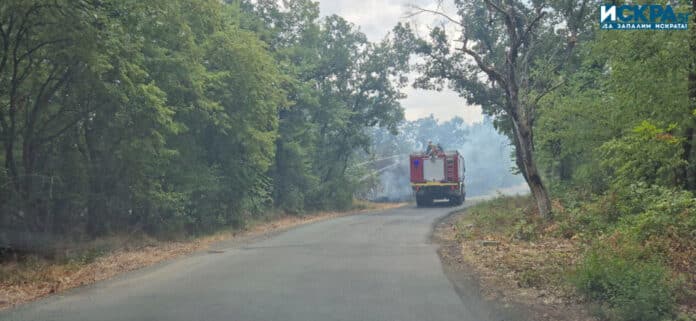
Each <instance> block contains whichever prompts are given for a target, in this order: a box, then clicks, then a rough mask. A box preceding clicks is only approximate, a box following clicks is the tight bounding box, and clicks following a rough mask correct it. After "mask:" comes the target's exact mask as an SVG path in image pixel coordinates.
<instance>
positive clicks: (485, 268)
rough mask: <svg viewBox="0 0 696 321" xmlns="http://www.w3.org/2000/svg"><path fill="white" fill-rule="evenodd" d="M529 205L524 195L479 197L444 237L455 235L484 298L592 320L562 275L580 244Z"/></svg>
mask: <svg viewBox="0 0 696 321" xmlns="http://www.w3.org/2000/svg"><path fill="white" fill-rule="evenodd" d="M533 211H534V203H533V201H531V200H530V199H529V197H526V196H522V197H507V198H504V199H502V200H500V201H499V200H493V201H489V202H486V203H482V204H480V205H478V206H474V207H473V208H470V209H468V210H467V212H466V213H465V214H463V215H461V216H460V217H459V218H458V219H457V220H456V224H453V225H452V226H451V232H450V233H448V234H450V236H448V237H454V238H455V239H456V240H457V241H458V243H459V246H460V250H461V259H462V260H463V263H464V264H466V266H469V267H470V268H471V269H473V270H474V271H475V273H476V275H477V276H478V277H479V280H480V282H481V284H482V291H483V295H484V296H485V297H487V298H488V299H495V300H501V301H512V302H516V303H520V304H523V305H525V306H528V307H530V309H531V310H532V311H535V314H536V317H537V319H539V320H583V321H585V320H594V318H592V317H591V316H589V314H588V313H587V312H586V311H585V310H584V308H583V307H582V305H581V304H579V302H578V299H577V296H575V294H574V290H573V288H572V286H570V285H569V284H568V282H566V281H565V277H566V275H567V274H568V269H569V268H572V267H573V266H575V264H576V263H577V261H578V260H579V259H580V258H581V254H582V244H581V243H580V242H579V241H576V240H572V239H566V238H563V237H560V236H557V234H558V233H556V229H557V226H556V225H554V224H552V223H548V222H544V221H542V220H539V219H537V218H536V215H535V214H534V212H533ZM484 241H485V242H484Z"/></svg>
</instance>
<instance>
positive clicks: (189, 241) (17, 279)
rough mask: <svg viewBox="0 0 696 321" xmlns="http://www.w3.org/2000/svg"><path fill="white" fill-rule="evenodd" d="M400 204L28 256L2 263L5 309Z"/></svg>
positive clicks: (1, 305)
mask: <svg viewBox="0 0 696 321" xmlns="http://www.w3.org/2000/svg"><path fill="white" fill-rule="evenodd" d="M401 205H403V204H397V203H370V202H363V201H356V203H355V206H354V208H353V209H352V210H349V211H346V212H317V213H310V214H306V215H283V214H278V213H276V214H273V213H269V214H268V215H265V216H263V217H259V218H257V219H254V220H249V221H248V222H247V224H246V225H245V228H244V229H241V230H239V229H237V230H234V229H225V230H221V231H218V232H216V233H213V234H211V235H206V236H202V237H195V238H193V237H188V238H182V239H180V240H177V241H162V240H156V239H154V238H150V237H147V236H144V235H130V236H118V237H109V238H101V239H98V240H95V241H92V242H89V243H88V244H80V246H79V249H77V248H76V247H74V248H71V249H67V250H66V251H67V253H66V255H64V256H63V257H62V258H61V259H57V260H48V259H44V258H40V257H38V256H28V257H24V258H22V259H18V260H11V261H6V262H3V263H0V310H1V309H6V308H9V307H12V306H15V305H18V304H21V303H24V302H28V301H32V300H35V299H37V298H41V297H43V296H46V295H50V294H53V293H57V292H60V291H64V290H67V289H71V288H75V287H79V286H83V285H87V284H91V283H94V282H96V281H100V280H104V279H108V278H111V277H113V276H115V275H117V274H120V273H124V272H127V271H132V270H136V269H140V268H143V267H146V266H149V265H153V264H155V263H158V262H162V261H165V260H169V259H173V258H176V257H179V256H182V255H186V254H190V253H193V252H196V251H201V250H205V249H206V248H208V247H209V246H210V245H211V244H214V243H216V242H219V241H223V240H228V239H232V238H242V237H253V236H257V235H263V234H265V233H269V232H273V231H277V230H282V229H286V228H290V227H293V226H297V225H302V224H308V223H312V222H316V221H320V220H325V219H329V218H333V217H338V216H344V215H351V214H357V213H362V212H366V211H373V210H382V209H388V208H393V207H398V206H401Z"/></svg>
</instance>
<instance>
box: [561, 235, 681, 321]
mask: <svg viewBox="0 0 696 321" xmlns="http://www.w3.org/2000/svg"><path fill="white" fill-rule="evenodd" d="M628 251H629V252H633V253H617V252H616V251H612V250H609V249H606V248H596V249H593V250H591V251H590V252H589V253H588V254H587V255H586V256H585V259H584V261H583V262H582V263H581V264H580V266H579V267H578V269H577V271H576V273H575V275H574V276H573V278H572V281H573V283H574V284H575V286H576V287H577V289H578V290H579V292H580V293H581V294H583V295H584V296H586V297H587V298H589V299H591V300H593V301H596V302H598V303H599V304H600V305H601V308H600V309H599V313H600V316H601V317H603V318H605V319H608V320H617V321H652V320H654V321H659V320H665V319H667V318H671V317H672V316H673V315H674V308H675V295H674V286H673V284H672V283H671V282H670V280H669V277H668V272H667V270H666V269H665V268H664V267H663V266H662V265H661V264H660V263H658V262H656V261H654V260H645V258H639V257H640V256H641V254H640V253H638V252H635V251H633V250H628ZM626 257H628V258H626Z"/></svg>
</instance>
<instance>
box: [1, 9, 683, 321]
mask: <svg viewBox="0 0 696 321" xmlns="http://www.w3.org/2000/svg"><path fill="white" fill-rule="evenodd" d="M454 6H455V7H456V10H455V11H454V12H446V11H443V10H440V6H435V7H433V6H428V7H417V6H411V7H409V9H408V10H407V12H406V13H405V16H406V17H417V16H422V15H429V16H432V17H435V18H437V19H439V21H440V23H439V24H436V25H432V26H428V28H427V32H424V31H423V28H422V27H423V26H420V27H419V26H416V25H412V24H409V23H399V24H398V25H396V26H395V27H394V29H393V30H392V31H391V32H390V33H389V34H388V35H387V36H386V37H385V38H384V39H382V40H380V41H378V42H371V41H368V38H367V37H366V35H365V34H363V33H362V32H361V31H360V28H359V27H358V26H356V25H354V24H352V23H351V22H349V21H347V20H345V19H344V18H342V17H339V16H336V15H329V16H322V15H321V13H320V11H319V5H318V3H316V2H313V1H311V0H283V1H275V0H231V1H224V2H223V1H217V0H151V1H145V2H144V1H137V0H77V1H72V0H52V1H40V0H5V1H2V3H0V145H1V146H2V151H1V152H0V162H1V163H2V167H1V168H0V256H2V255H6V254H8V253H17V252H29V253H41V254H44V255H48V256H50V255H51V253H50V252H51V251H52V248H51V244H54V243H56V242H57V241H60V240H71V241H73V242H75V241H78V242H79V241H81V240H92V239H95V238H99V237H103V236H107V235H115V234H129V233H145V234H147V235H151V236H155V237H158V238H165V239H166V238H173V237H177V236H180V235H201V234H205V233H210V232H212V231H215V230H218V229H220V228H225V227H235V228H237V227H243V226H244V225H245V223H246V222H247V221H248V220H249V219H250V218H253V217H255V216H257V215H261V214H262V213H265V212H268V211H280V212H283V213H290V214H302V213H306V212H311V211H319V210H342V209H347V208H350V207H351V206H352V203H353V200H354V198H355V197H356V196H366V195H367V196H370V195H371V196H370V197H379V196H380V195H382V194H380V192H374V191H372V192H370V191H369V190H370V188H372V189H375V188H385V185H388V184H391V183H389V182H387V181H389V180H388V179H385V180H383V181H380V178H379V177H378V176H377V175H376V173H371V169H370V168H365V167H360V166H355V164H356V163H362V162H364V161H367V160H374V159H378V158H380V157H388V156H392V155H399V154H401V153H408V152H409V151H412V150H413V149H418V148H422V144H423V143H424V142H425V141H426V140H429V139H433V140H442V142H443V143H444V144H446V145H449V146H450V147H453V148H461V149H462V150H463V151H464V153H465V157H467V158H468V159H470V160H471V161H472V162H471V164H472V165H473V166H471V167H469V172H468V178H469V179H472V180H474V182H477V183H473V184H472V185H473V188H474V189H479V190H477V191H476V192H477V193H480V194H485V193H486V192H487V191H489V190H490V189H494V188H497V187H500V186H504V185H509V184H515V183H518V182H519V183H526V184H527V186H528V187H529V190H530V192H531V196H532V199H533V202H534V211H533V213H532V215H534V216H535V217H537V218H539V219H541V220H543V221H544V222H555V223H554V224H558V225H560V226H562V230H563V231H566V232H567V233H565V232H564V233H565V234H564V235H566V236H567V237H568V238H571V237H575V236H577V235H581V236H578V237H580V238H584V239H585V240H586V242H585V244H586V245H587V248H586V252H585V254H584V256H583V258H582V261H581V262H580V263H578V267H577V271H578V272H577V275H576V280H578V281H577V282H576V286H577V289H578V291H579V292H580V293H582V294H584V295H585V296H586V297H587V298H589V299H591V300H598V301H601V302H607V303H606V304H607V307H608V310H607V311H614V312H613V313H615V315H614V317H611V316H609V317H608V318H614V319H622V318H620V317H616V315H620V316H625V315H629V316H627V317H625V318H623V319H625V320H661V319H664V318H666V317H670V316H673V315H674V304H675V302H676V301H677V300H682V301H681V302H684V300H686V301H688V300H693V297H694V294H693V293H694V292H693V291H696V288H695V286H696V279H694V276H696V263H694V257H696V235H695V234H694V233H695V232H694V231H696V198H695V197H694V191H696V161H695V159H696V148H695V147H694V145H695V144H696V29H694V26H693V24H694V18H695V17H696V14H692V15H691V21H690V24H692V25H691V26H690V28H689V30H674V31H669V30H656V31H651V30H631V31H626V30H621V31H618V30H606V31H605V30H601V29H600V26H599V24H598V23H597V19H596V17H597V14H598V12H597V10H598V7H599V6H598V3H597V2H595V1H586V0H584V1H570V0H548V1H545V0H534V1H512V0H510V1H496V0H481V1H478V0H477V1H465V0H455V1H454ZM675 10H676V11H677V12H678V13H693V12H694V11H695V10H696V1H695V2H694V3H693V4H691V3H683V4H680V5H679V6H675ZM414 76H415V77H414ZM406 86H414V87H417V88H420V89H428V90H442V89H444V88H449V89H451V90H454V91H456V92H457V93H458V94H459V95H460V96H461V98H462V107H453V108H464V107H463V106H464V105H465V104H464V103H466V104H469V105H478V106H481V108H482V110H483V113H484V114H485V121H484V124H475V125H466V124H463V121H462V120H461V119H457V118H455V119H452V120H449V121H442V122H440V121H438V120H436V119H434V118H433V117H430V118H423V119H420V120H416V121H406V120H405V119H404V110H403V108H402V106H401V104H400V100H402V99H404V98H405V94H404V88H406ZM490 128H495V129H496V130H497V131H498V133H493V132H492V131H491V130H490ZM477 158H479V160H478V161H477ZM493 158H499V159H500V160H499V162H496V163H491V162H489V161H487V160H489V159H493ZM481 160H484V161H481ZM508 160H510V161H509V162H508ZM476 164H478V166H479V167H477V165H476ZM486 165H490V166H486ZM472 169H473V170H472ZM515 174H519V176H515ZM404 184H405V183H404ZM399 185H400V184H399V183H395V186H397V187H399ZM380 186H381V187H380ZM370 193H372V194H370ZM387 194H388V193H387ZM397 194H398V195H402V196H403V194H404V193H403V189H401V191H399V192H397ZM636 284H638V285H640V286H639V287H640V288H648V289H653V290H654V291H653V292H651V293H645V292H640V291H637V290H635V287H632V286H634V285H636ZM677 284H680V285H677ZM680 291H682V292H683V293H682V292H680ZM684 291H685V292H684ZM689 291H691V292H689ZM679 293H681V294H679ZM684 293H686V294H684ZM689 293H690V294H689ZM689 298H691V299H689ZM692 302H693V301H692ZM626 306H628V308H625V310H617V309H620V308H622V307H626ZM631 307H633V308H631ZM641 307H643V308H645V309H648V310H649V311H647V310H646V311H647V312H646V314H639V315H638V316H633V317H632V316H630V313H631V312H635V311H641V310H640V308H641ZM646 307H648V308H646ZM612 309H613V310H612ZM616 311H619V312H616ZM654 311H657V312H654ZM653 312H654V313H653ZM622 313H623V314H622ZM650 313H653V314H650Z"/></svg>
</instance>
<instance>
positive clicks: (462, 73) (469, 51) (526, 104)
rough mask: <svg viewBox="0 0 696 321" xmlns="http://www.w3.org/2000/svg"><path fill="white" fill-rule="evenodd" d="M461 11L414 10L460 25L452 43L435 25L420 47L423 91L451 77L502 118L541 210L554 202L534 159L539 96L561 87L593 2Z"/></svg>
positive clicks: (504, 0)
mask: <svg viewBox="0 0 696 321" xmlns="http://www.w3.org/2000/svg"><path fill="white" fill-rule="evenodd" d="M455 5H456V7H457V16H451V15H448V14H447V13H445V12H443V11H441V10H439V9H438V10H432V9H426V8H420V7H415V8H414V10H415V11H414V12H413V15H416V14H424V13H428V14H434V15H436V16H439V17H442V18H444V19H445V20H446V21H447V22H449V23H451V24H454V26H455V28H456V29H457V31H456V33H457V34H458V36H456V37H455V40H454V41H452V40H451V39H450V38H449V37H448V35H447V34H448V32H447V31H446V30H445V28H441V27H438V28H434V29H432V30H431V33H430V41H429V42H427V43H421V44H420V45H419V46H418V48H417V52H418V53H419V54H420V55H421V56H422V57H423V58H424V59H425V63H423V64H421V65H420V70H421V72H422V73H423V75H424V76H423V77H422V78H421V79H420V80H419V81H418V82H417V85H418V86H421V87H424V88H439V87H440V86H442V84H443V82H444V81H448V82H449V84H450V87H452V88H453V89H454V90H456V91H458V92H460V93H461V95H462V96H463V97H466V98H467V99H468V100H469V102H470V103H474V104H479V105H481V106H482V107H483V108H484V111H485V112H486V113H487V114H489V115H494V116H496V117H497V118H498V125H499V127H500V128H501V129H502V130H503V131H505V132H506V133H507V134H508V135H509V136H510V137H511V139H512V142H513V143H514V146H515V152H516V156H517V157H516V162H517V164H518V168H519V170H520V171H521V173H522V174H523V176H524V177H525V179H526V181H527V184H528V185H529V188H530V190H531V191H532V194H533V195H534V198H535V199H536V201H537V207H538V209H539V213H540V214H541V215H542V216H544V217H549V216H550V214H551V203H550V200H549V194H548V191H547V188H546V186H545V185H544V183H543V181H542V178H541V173H540V172H539V170H538V168H537V164H536V160H535V158H534V137H533V132H534V123H535V119H536V115H537V106H538V103H539V101H540V100H541V99H542V98H543V97H544V96H545V95H547V94H548V93H549V92H551V91H553V90H554V89H555V88H557V87H558V86H559V84H560V77H559V75H560V71H561V70H562V69H563V66H564V65H565V64H566V63H567V61H568V60H569V59H570V58H571V52H572V49H573V48H574V46H575V43H576V41H577V37H578V34H579V32H580V31H581V30H582V28H584V24H583V23H584V21H585V20H586V17H587V15H588V14H589V11H590V10H589V8H588V7H587V1H581V2H576V1H531V2H529V1H515V0H500V1H498V0H482V1H463V0H456V1H455Z"/></svg>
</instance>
